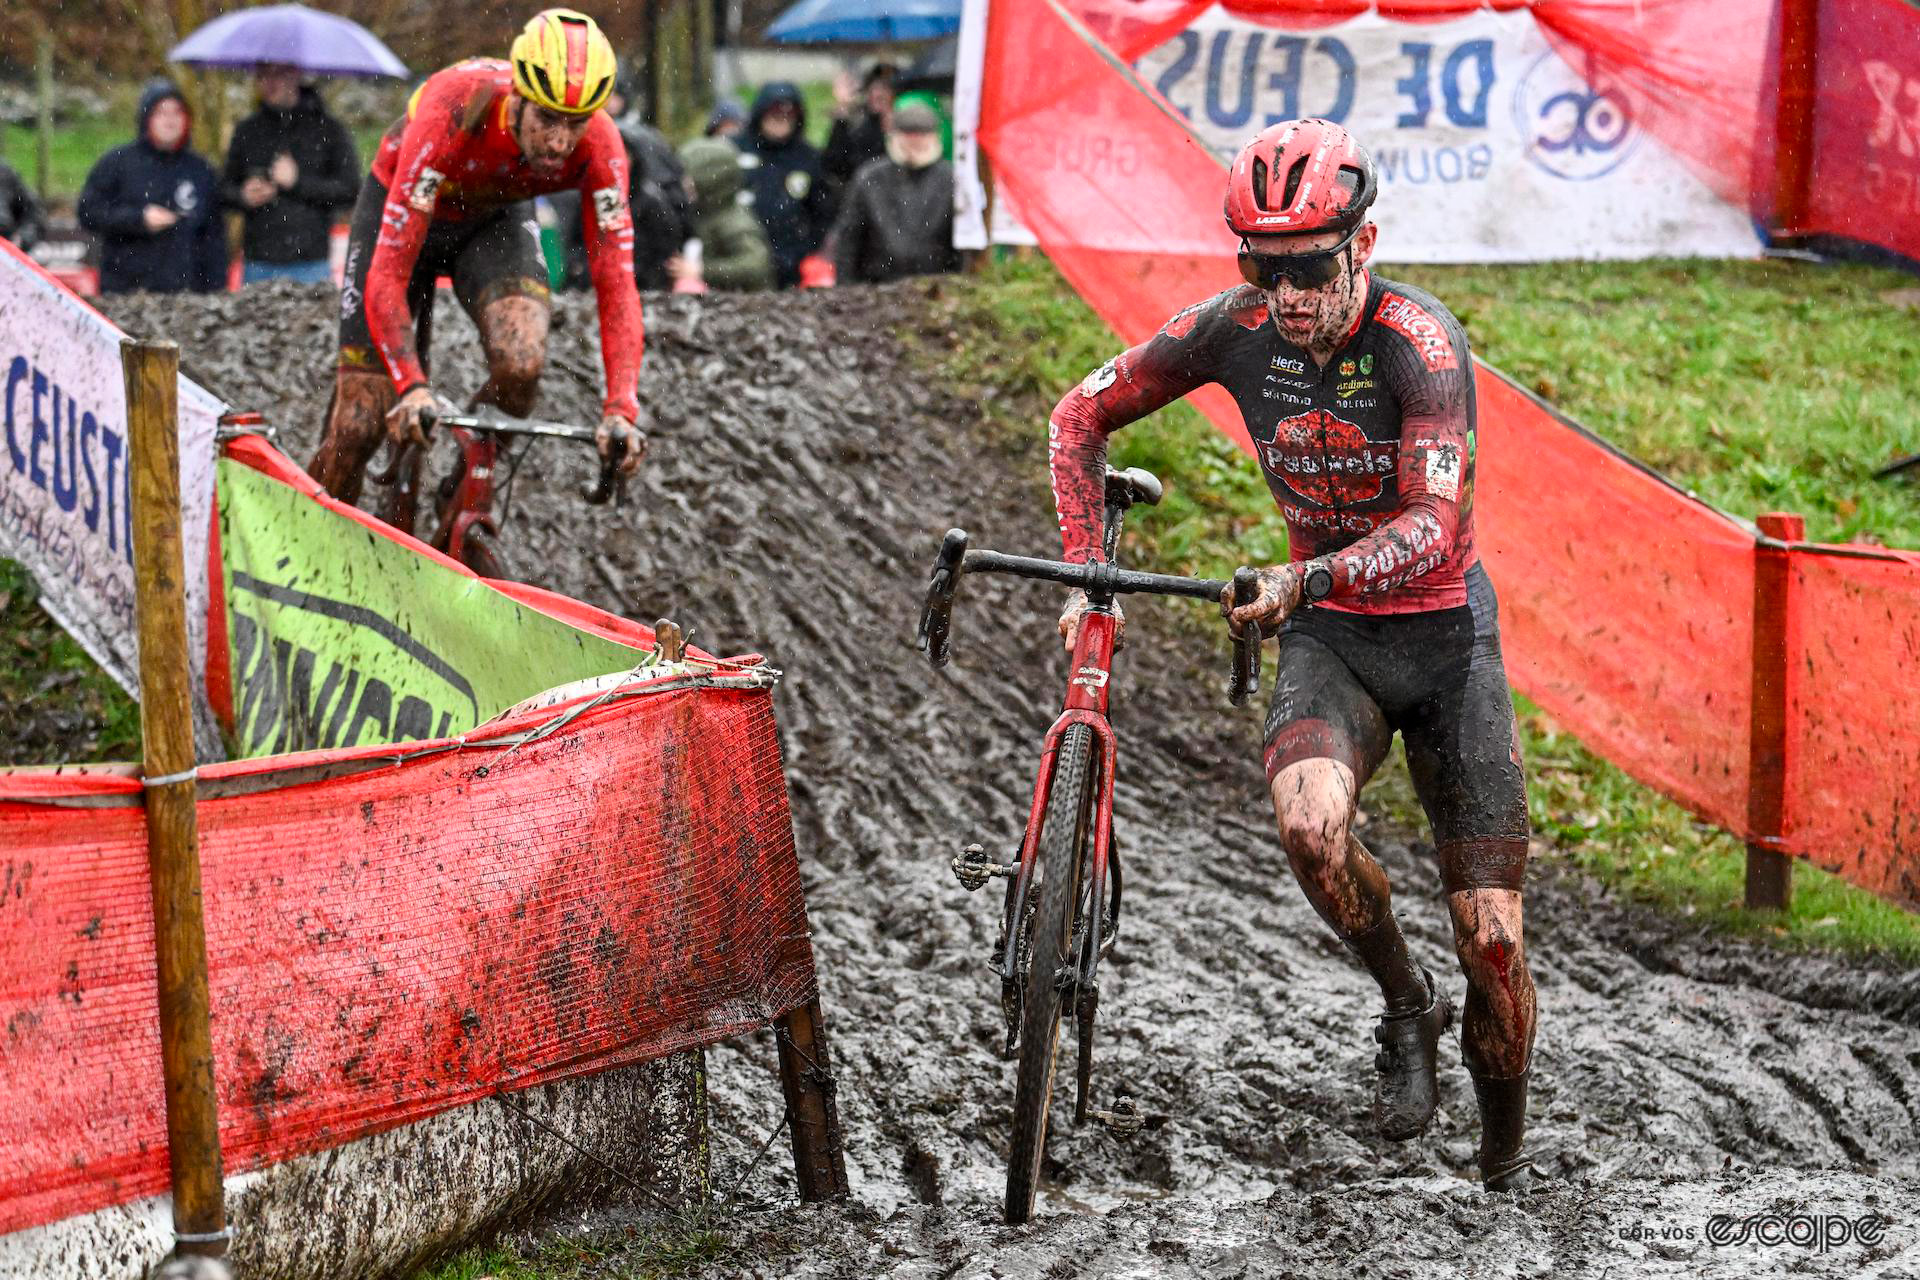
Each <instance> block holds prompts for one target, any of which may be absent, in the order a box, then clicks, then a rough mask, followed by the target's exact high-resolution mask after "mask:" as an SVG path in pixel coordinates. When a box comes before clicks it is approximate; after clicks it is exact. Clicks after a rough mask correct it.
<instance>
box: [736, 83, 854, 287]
mask: <svg viewBox="0 0 1920 1280" xmlns="http://www.w3.org/2000/svg"><path fill="white" fill-rule="evenodd" d="M806 127H807V110H806V107H805V106H804V105H803V104H802V103H801V101H800V90H799V89H797V88H796V87H794V85H793V84H792V83H790V82H789V81H785V80H775V81H772V82H771V83H769V84H768V85H766V86H765V87H764V88H762V89H761V90H760V96H759V97H757V98H755V99H754V101H753V111H752V113H751V114H750V115H749V116H748V117H747V131H746V132H745V133H743V134H741V135H740V136H739V137H738V138H736V139H735V141H736V142H737V143H738V144H739V146H740V152H741V154H742V156H743V157H745V164H746V169H747V194H748V196H749V197H750V198H751V200H752V208H753V216H754V217H756V218H758V219H760V225H761V226H763V227H765V228H766V230H767V243H768V244H770V245H771V246H772V247H773V277H774V281H775V283H777V284H778V285H779V286H780V287H781V288H783V289H784V288H788V287H790V286H792V285H796V284H798V283H799V282H800V259H802V258H804V257H806V256H807V255H808V254H810V253H812V252H813V251H814V250H816V249H818V248H819V247H820V242H821V241H822V240H824V239H825V238H826V234H827V228H828V227H829V226H830V225H831V224H832V221H833V196H832V193H831V192H829V191H828V190H827V182H826V173H825V171H824V170H822V169H821V167H820V153H819V152H818V151H817V150H815V149H814V147H813V144H811V143H809V142H808V141H807V140H806V138H805V136H804V135H805V133H806Z"/></svg>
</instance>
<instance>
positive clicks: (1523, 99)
mask: <svg viewBox="0 0 1920 1280" xmlns="http://www.w3.org/2000/svg"><path fill="white" fill-rule="evenodd" d="M1513 116H1514V123H1515V124H1516V125H1517V126H1518V127H1519V130H1520V140H1521V142H1522V144H1523V145H1524V146H1525V148H1526V156H1527V159H1528V160H1530V161H1532V162H1533V163H1534V164H1535V165H1536V166H1538V167H1539V168H1541V169H1544V170H1546V171H1547V172H1548V173H1550V174H1552V175H1553V176H1554V177H1556V178H1565V179H1567V180H1568V181H1570V182H1591V181H1592V180H1593V179H1595V178H1599V177H1604V176H1605V175H1606V174H1609V173H1612V172H1613V171H1614V170H1615V169H1617V168H1619V167H1620V166H1621V165H1622V164H1623V163H1625V162H1626V160H1627V157H1629V156H1631V155H1632V154H1633V153H1634V151H1636V150H1637V149H1638V148H1639V146H1640V140H1641V138H1643V137H1644V136H1645V135H1646V130H1644V129H1641V128H1638V127H1637V125H1636V122H1635V111H1634V103H1633V99H1632V97H1631V95H1630V94H1629V93H1628V91H1627V90H1626V88H1625V87H1624V86H1621V85H1605V84H1602V85H1597V86H1596V85H1592V84H1589V83H1588V82H1587V81H1585V80H1582V79H1581V78H1580V77H1579V76H1578V75H1576V74H1575V73H1574V71H1573V69H1572V68H1571V67H1569V66H1567V64H1566V63H1564V62H1562V61H1561V60H1560V57H1559V55H1558V54H1556V53H1554V51H1553V50H1551V49H1549V50H1547V51H1546V52H1545V53H1542V54H1541V55H1540V56H1539V57H1538V58H1537V59H1535V60H1534V63H1533V65H1532V66H1531V67H1528V68H1527V72H1526V74H1525V75H1523V76H1521V77H1520V82H1519V84H1517V85H1516V86H1515V87H1514V91H1513Z"/></svg>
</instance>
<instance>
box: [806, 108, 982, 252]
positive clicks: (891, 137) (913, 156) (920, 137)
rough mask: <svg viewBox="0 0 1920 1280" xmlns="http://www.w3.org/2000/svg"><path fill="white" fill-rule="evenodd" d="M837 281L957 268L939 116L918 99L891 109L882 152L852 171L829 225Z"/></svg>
mask: <svg viewBox="0 0 1920 1280" xmlns="http://www.w3.org/2000/svg"><path fill="white" fill-rule="evenodd" d="M833 264H834V275H835V277H836V278H837V279H838V281H839V283H841V284H855V283H868V284H878V283H880V282H881V281H885V280H898V279H900V278H901V277H902V276H923V275H932V274H934V273H936V272H941V271H958V270H959V269H960V252H959V250H957V249H955V248H954V247H953V165H952V164H951V163H949V162H948V161H946V160H943V159H941V157H940V118H939V117H938V116H936V115H935V114H934V112H933V108H932V107H929V106H927V105H926V104H925V103H923V102H903V103H901V104H900V106H898V107H897V108H895V109H894V112H893V127H892V128H891V129H889V130H888V132H887V155H886V156H885V157H883V158H882V159H879V160H874V161H871V162H870V163H868V164H867V165H866V166H865V167H864V168H862V169H861V170H860V172H859V173H857V174H855V175H854V179H853V185H852V186H851V187H848V188H847V193H846V197H845V198H844V199H843V200H842V201H841V203H840V217H839V219H838V220H837V221H836V222H835V223H834V224H833Z"/></svg>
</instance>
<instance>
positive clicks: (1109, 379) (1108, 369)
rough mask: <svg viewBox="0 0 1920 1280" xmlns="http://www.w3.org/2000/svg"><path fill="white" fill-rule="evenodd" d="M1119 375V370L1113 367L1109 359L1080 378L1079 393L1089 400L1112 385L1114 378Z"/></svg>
mask: <svg viewBox="0 0 1920 1280" xmlns="http://www.w3.org/2000/svg"><path fill="white" fill-rule="evenodd" d="M1119 376H1120V372H1119V370H1118V369H1116V368H1115V367H1114V362H1113V361H1112V360H1109V361H1107V362H1106V363H1105V364H1103V365H1101V366H1100V367H1099V368H1098V369H1095V370H1094V371H1093V372H1092V373H1090V374H1088V375H1087V376H1086V377H1084V378H1082V379H1081V380H1080V394H1081V395H1083V396H1085V397H1086V398H1087V399H1089V400H1091V399H1093V398H1094V397H1095V396H1097V395H1099V394H1100V393H1101V392H1102V391H1105V390H1106V389H1107V388H1108V387H1110V386H1112V385H1113V382H1114V379H1116V378H1118V377H1119Z"/></svg>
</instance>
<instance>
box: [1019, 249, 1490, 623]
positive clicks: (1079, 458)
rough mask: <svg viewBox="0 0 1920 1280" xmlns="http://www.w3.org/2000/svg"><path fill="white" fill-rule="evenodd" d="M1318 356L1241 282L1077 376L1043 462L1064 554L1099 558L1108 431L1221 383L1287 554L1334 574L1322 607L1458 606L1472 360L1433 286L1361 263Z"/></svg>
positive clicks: (1468, 480)
mask: <svg viewBox="0 0 1920 1280" xmlns="http://www.w3.org/2000/svg"><path fill="white" fill-rule="evenodd" d="M1362 284H1363V287H1364V288H1365V290H1366V298H1367V301H1366V306H1365V308H1364V309H1363V310H1362V311H1361V313H1360V315H1359V317H1358V319H1357V320H1356V321H1355V323H1354V326H1353V329H1352V331H1350V332H1349V333H1348V334H1347V336H1346V340H1345V341H1344V342H1343V343H1342V344H1341V347H1340V349H1339V350H1338V351H1336V352H1335V353H1334V354H1333V357H1332V358H1331V359H1329V360H1328V361H1327V362H1326V363H1325V364H1324V365H1321V364H1318V363H1317V362H1316V361H1315V360H1314V359H1313V357H1312V356H1311V355H1310V354H1309V353H1308V352H1306V351H1305V350H1303V349H1302V348H1300V347H1296V346H1294V345H1293V344H1292V343H1290V342H1288V341H1287V340H1286V339H1284V338H1282V337H1281V336H1280V332H1279V330H1278V329H1276V328H1275V327H1274V326H1273V325H1272V324H1271V323H1270V322H1269V320H1268V308H1267V300H1266V295H1265V294H1263V293H1261V292H1260V291H1259V290H1258V289H1255V288H1253V287H1252V286H1250V285H1239V286H1236V287H1235V288H1232V289H1229V290H1227V291H1226V292H1225V293H1223V294H1220V295H1219V296H1218V297H1215V298H1210V299H1208V300H1207V301H1205V302H1202V303H1198V304H1196V305H1194V306H1191V307H1188V308H1187V309H1186V310H1185V311H1182V312H1181V313H1180V314H1179V315H1177V316H1175V317H1173V319H1171V320H1169V321H1167V323H1166V324H1165V325H1164V326H1162V328H1161V330H1160V332H1159V333H1158V334H1156V335H1155V336H1154V337H1152V338H1150V339H1149V340H1147V341H1146V342H1143V343H1141V344H1140V345H1139V346H1137V347H1134V348H1132V349H1130V350H1128V351H1125V352H1123V353H1121V354H1120V355H1118V356H1116V357H1114V358H1113V359H1112V360H1109V361H1107V363H1106V364H1104V365H1102V366H1101V367H1100V368H1098V369H1096V370H1094V371H1093V372H1092V373H1090V374H1088V375H1087V378H1086V381H1084V382H1082V383H1081V384H1080V386H1079V387H1078V388H1076V389H1075V390H1072V391H1069V392H1068V393H1067V394H1066V396H1065V397H1064V398H1063V399H1062V400H1061V401H1060V404H1059V406H1058V407H1056V408H1055V409H1054V411H1053V420H1052V422H1051V424H1050V427H1051V445H1050V448H1049V457H1050V461H1051V465H1052V470H1053V492H1054V501H1055V504H1056V505H1057V506H1058V508H1059V511H1060V534H1061V540H1062V542H1063V544H1064V546H1065V548H1066V558H1067V559H1069V560H1088V559H1093V558H1097V557H1098V556H1099V554H1100V524H1101V513H1102V507H1103V495H1104V493H1105V482H1104V478H1103V477H1104V476H1105V473H1106V452H1107V447H1106V442H1107V437H1108V436H1110V435H1112V434H1113V433H1114V432H1115V431H1118V430H1119V429H1120V428H1121V427H1123V426H1125V425H1126V424H1127V423H1129V422H1132V421H1134V420H1136V419H1138V418H1142V417H1145V416H1146V415H1147V414H1149V413H1152V412H1153V411H1154V410H1155V409H1158V408H1160V407H1161V406H1162V405H1165V404H1169V403H1171V402H1172V401H1174V400H1177V399H1179V398H1180V397H1181V396H1183V395H1185V394H1187V392H1189V391H1192V390H1193V389H1194V388H1195V387H1198V386H1203V385H1205V384H1206V383H1209V382H1217V383H1219V384H1220V385H1221V386H1223V387H1225V388H1226V389H1227V391H1228V392H1229V393H1230V394H1231V395H1232V396H1233V398H1234V400H1235V402H1236V403H1237V404H1238V405H1239V407H1240V413H1241V415H1242V417H1243V418H1244V419H1245V420H1246V424H1247V434H1248V435H1249V436H1250V437H1251V438H1252V441H1253V449H1254V454H1255V456H1256V457H1257V458H1258V459H1259V461H1260V469H1261V470H1262V471H1263V472H1264V473H1265V475H1266V479H1267V486H1268V488H1269V489H1271V490H1272V492H1273V497H1274V500H1275V502H1277V503H1278V504H1279V506H1280V511H1281V514H1282V515H1284V516H1285V517H1286V521H1287V535H1288V541H1289V543H1290V545H1291V552H1292V557H1293V559H1294V560H1295V561H1296V562H1297V561H1301V560H1309V559H1313V558H1315V557H1321V558H1323V559H1324V561H1325V562H1326V564H1327V566H1328V567H1329V568H1330V569H1331V570H1332V571H1333V594H1332V595H1331V596H1330V597H1329V598H1328V599H1327V600H1326V601H1325V602H1324V607H1328V608H1333V609H1343V610H1347V611H1350V612H1354V613H1373V614H1381V613H1418V612H1423V611H1426V610H1431V609H1448V608H1454V607H1456V606H1459V605H1462V604H1465V603H1466V600H1467V589H1466V580H1465V574H1466V571H1467V570H1468V569H1470V568H1472V567H1473V566H1474V565H1475V564H1477V563H1478V562H1479V558H1478V556H1477V555H1476V554H1475V552H1474V543H1473V461H1474V458H1473V454H1474V439H1473V437H1474V396H1473V363H1472V360H1471V358H1470V357H1469V356H1468V353H1467V335H1466V333H1465V331H1464V330H1462V328H1461V327H1460V322H1459V321H1458V320H1456V319H1454V317H1453V316H1452V315H1451V314H1450V313H1449V312H1448V311H1447V309H1446V308H1445V307H1443V306H1441V305H1440V303H1439V302H1438V301H1437V300H1436V299H1435V298H1434V297H1433V296H1432V295H1431V294H1429V293H1426V292H1425V291H1423V290H1420V289H1416V288H1413V287H1412V286H1410V285H1404V284H1396V283H1394V282H1392V281H1388V280H1382V279H1380V278H1379V277H1377V276H1372V275H1370V274H1367V275H1364V276H1363V280H1362Z"/></svg>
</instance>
